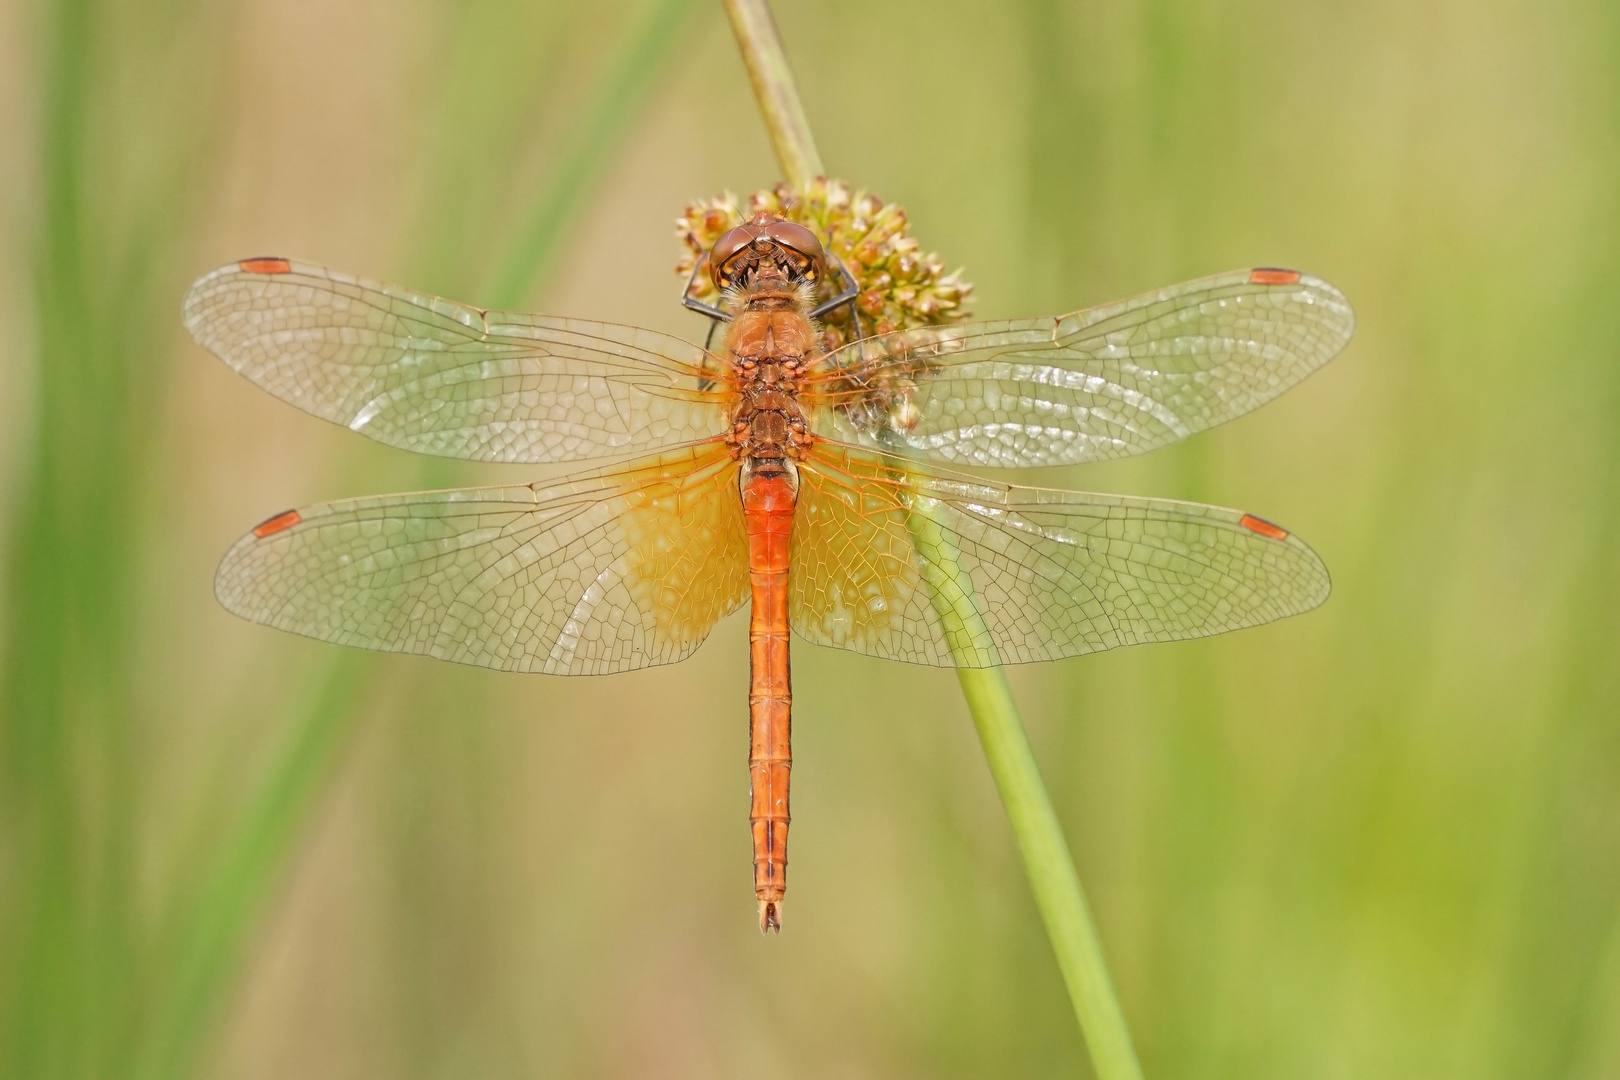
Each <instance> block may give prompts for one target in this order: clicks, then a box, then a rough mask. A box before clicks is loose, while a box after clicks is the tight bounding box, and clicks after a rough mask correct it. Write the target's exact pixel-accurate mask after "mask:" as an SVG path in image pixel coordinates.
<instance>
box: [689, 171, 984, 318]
mask: <svg viewBox="0 0 1620 1080" xmlns="http://www.w3.org/2000/svg"><path fill="white" fill-rule="evenodd" d="M759 213H767V214H779V215H781V216H782V217H784V218H786V219H787V220H789V221H795V222H798V223H799V224H800V225H804V226H806V227H807V228H809V229H810V230H811V231H813V232H814V233H815V234H816V236H817V237H818V238H820V240H821V243H822V245H823V246H824V247H825V248H826V250H827V252H828V253H829V254H831V255H836V256H837V257H838V258H839V259H840V260H841V261H842V262H843V264H844V266H845V267H846V268H847V269H848V270H849V272H850V274H851V276H853V277H854V278H855V283H856V287H857V288H858V289H859V294H858V295H857V296H856V299H855V304H856V306H857V307H858V308H859V309H860V320H861V329H862V331H863V332H864V333H866V334H868V335H871V334H885V333H889V332H890V331H893V330H910V329H913V328H916V327H920V326H941V325H945V324H947V323H953V322H959V321H961V320H962V319H964V318H966V317H967V315H968V311H967V308H966V307H965V304H966V301H967V298H968V294H969V293H971V292H972V291H973V286H972V285H971V284H969V283H968V282H966V281H963V280H962V271H961V270H954V271H952V272H951V273H949V274H947V273H945V264H944V263H943V262H941V261H940V259H939V256H938V255H935V254H933V253H932V252H930V253H928V254H927V255H924V254H922V252H921V248H920V247H919V246H918V244H917V241H916V240H915V239H913V238H912V237H910V236H907V235H906V212H905V211H904V210H903V209H901V208H900V207H899V206H898V205H896V204H895V203H890V202H884V201H883V200H882V199H880V198H878V197H877V196H876V195H870V194H868V193H867V192H865V191H857V190H855V189H853V188H851V187H850V186H849V185H848V184H847V183H845V182H844V181H842V180H829V179H827V178H826V177H825V176H818V177H816V178H815V179H814V180H811V181H810V182H809V183H807V184H805V185H803V186H802V187H795V186H794V185H792V184H789V183H787V182H786V181H783V182H779V183H778V184H777V185H776V186H775V187H773V188H771V189H770V190H768V191H756V192H754V193H753V194H752V195H749V196H748V198H747V200H746V201H744V200H740V199H738V197H737V196H736V195H733V194H732V193H731V192H729V191H728V192H725V193H724V194H722V195H721V196H719V197H718V198H714V199H699V200H697V201H696V202H692V203H688V204H687V207H686V212H685V213H684V214H683V215H682V216H681V217H679V218H677V219H676V235H677V236H679V237H680V238H681V240H682V241H683V242H684V243H685V245H686V250H685V252H684V253H683V254H682V256H681V261H680V262H679V263H678V264H677V265H676V267H675V269H676V272H677V273H679V274H680V275H681V281H682V283H683V287H684V283H685V282H686V280H687V279H688V278H689V277H690V276H691V274H692V270H693V268H694V267H696V266H697V265H698V264H699V263H700V262H702V261H703V259H704V257H705V256H706V255H707V254H708V251H709V249H710V248H712V247H713V246H714V242H715V241H716V240H718V239H720V237H721V236H723V235H724V234H725V233H726V232H727V231H728V230H730V229H732V228H735V227H736V226H738V225H740V224H742V223H743V222H744V221H746V220H747V219H748V218H750V217H752V216H753V215H755V214H759ZM842 288H843V282H842V281H841V280H840V275H838V274H836V273H830V274H828V276H827V278H826V280H825V281H824V282H823V291H824V295H823V296H822V299H824V300H825V299H830V298H831V297H832V296H833V295H836V294H837V292H838V291H840V290H841V289H842ZM828 290H830V291H828ZM692 295H693V297H694V298H695V299H698V300H702V301H704V302H706V303H714V302H715V301H716V299H717V294H716V293H715V289H714V285H713V284H712V283H711V282H710V281H709V277H708V275H707V274H706V273H704V274H699V275H698V276H697V280H696V281H695V282H694V283H693V286H692ZM822 326H823V331H824V336H825V338H826V340H825V342H824V344H825V345H826V347H827V348H828V349H834V348H837V347H838V346H839V345H842V344H844V343H845V342H847V341H850V340H852V338H853V336H854V335H853V330H854V323H853V321H852V317H851V314H850V310H849V307H848V306H847V305H846V306H844V307H841V308H839V309H838V310H837V311H834V312H830V313H828V315H827V316H826V318H825V319H823V320H822Z"/></svg>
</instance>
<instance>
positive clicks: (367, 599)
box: [214, 445, 748, 675]
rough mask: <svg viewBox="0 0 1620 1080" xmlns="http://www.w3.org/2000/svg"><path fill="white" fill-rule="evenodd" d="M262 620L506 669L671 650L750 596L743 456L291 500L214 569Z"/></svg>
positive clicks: (667, 656)
mask: <svg viewBox="0 0 1620 1080" xmlns="http://www.w3.org/2000/svg"><path fill="white" fill-rule="evenodd" d="M214 590H215V593H216V594H217V595H218V597H219V599H220V602H221V603H222V604H224V605H225V607H226V608H228V609H229V610H231V611H232V612H235V613H236V614H238V615H240V616H242V617H243V618H246V619H251V620H252V621H254V622H259V623H265V624H267V625H269V626H274V627H277V628H278V629H281V630H290V631H292V632H294V633H297V634H304V635H307V636H309V637H314V638H320V639H321V640H323V641H332V642H337V643H338V644H342V645H356V646H359V647H361V648H366V649H381V650H384V651H388V652H408V653H421V654H424V655H428V656H436V657H439V658H440V659H444V660H454V661H457V662H459V663H463V664H476V665H479V666H481V667H490V668H499V669H501V670H503V671H532V672H546V673H549V674H555V675H599V674H605V673H607V672H612V671H625V670H628V669H630V668H640V667H651V666H653V665H656V664H667V663H672V662H674V661H676V660H680V659H682V658H683V657H685V656H687V655H688V654H689V653H691V652H692V650H694V649H696V648H697V646H698V645H699V644H700V643H701V642H702V641H703V639H704V638H705V637H706V636H707V635H708V633H709V630H710V629H711V628H712V627H713V626H714V624H715V622H716V621H718V620H719V619H720V618H721V617H722V616H724V615H726V614H727V613H729V612H731V611H734V610H736V608H737V607H738V606H739V605H740V604H742V602H743V601H744V600H745V599H747V597H748V549H747V539H746V535H745V533H744V530H743V517H742V508H741V502H740V500H739V498H738V495H737V466H736V463H735V462H734V461H732V459H731V457H730V455H729V454H727V453H726V451H725V448H724V447H723V446H722V447H719V448H718V449H717V448H716V447H715V446H713V445H709V446H703V447H695V448H689V449H686V450H682V451H677V452H673V453H670V454H666V455H664V456H662V457H660V458H657V459H654V460H650V461H642V462H638V463H635V464H633V465H630V466H627V467H624V468H620V469H617V470H614V471H603V472H597V473H592V474H589V475H585V476H580V477H574V478H569V479H566V480H563V481H560V482H557V483H552V484H535V485H533V486H531V487H491V488H471V489H464V490H460V491H431V492H425V493H420V494H414V495H386V496H380V497H377V498H366V499H350V500H346V501H343V502H333V503H325V504H322V505H319V506H312V507H309V508H307V509H302V510H289V511H287V512H286V513H285V514H281V515H278V516H276V517H273V518H271V519H270V520H268V521H266V522H264V523H263V524H262V525H260V526H259V527H258V528H257V529H255V530H253V531H252V532H250V533H248V534H247V535H246V536H244V537H242V539H240V540H239V541H237V543H236V544H235V546H233V547H232V548H231V549H230V551H229V552H228V553H227V554H226V556H225V559H224V561H223V562H222V563H221V564H220V567H219V573H218V575H217V576H216V578H215V581H214Z"/></svg>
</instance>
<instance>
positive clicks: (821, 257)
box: [764, 218, 827, 277]
mask: <svg viewBox="0 0 1620 1080" xmlns="http://www.w3.org/2000/svg"><path fill="white" fill-rule="evenodd" d="M764 232H765V235H766V236H767V237H769V238H770V239H772V240H774V241H776V242H777V243H778V244H779V245H781V246H782V247H784V248H786V249H787V250H789V251H791V252H794V253H796V254H798V255H802V256H804V258H805V260H806V263H807V268H808V269H809V271H810V272H811V273H812V274H814V275H815V276H817V277H819V276H820V275H821V268H822V267H823V266H825V265H826V263H827V255H826V253H825V252H824V251H822V249H821V241H820V240H817V239H816V234H815V233H813V232H811V231H810V230H809V229H807V228H805V227H804V226H803V225H800V224H798V223H796V222H792V221H783V220H781V219H780V218H778V219H777V220H776V221H773V222H771V223H770V224H769V225H767V226H765V230H764Z"/></svg>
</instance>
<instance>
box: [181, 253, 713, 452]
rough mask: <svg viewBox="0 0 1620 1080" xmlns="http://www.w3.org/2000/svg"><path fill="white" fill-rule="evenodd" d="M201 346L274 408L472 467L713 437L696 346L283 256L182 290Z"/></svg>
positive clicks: (709, 398)
mask: <svg viewBox="0 0 1620 1080" xmlns="http://www.w3.org/2000/svg"><path fill="white" fill-rule="evenodd" d="M185 322H186V328H187V329H188V330H190V331H191V335H192V336H193V337H194V338H196V339H197V341H198V343H200V344H201V345H203V346H204V347H205V348H207V349H209V350H210V351H212V352H214V353H215V354H217V355H218V356H219V357H220V359H222V360H224V361H225V362H226V363H227V364H229V365H230V366H231V367H233V368H235V369H236V370H237V371H239V372H240V373H242V374H243V375H245V376H247V377H248V378H249V379H251V380H252V381H253V382H255V383H257V384H258V385H259V386H262V387H263V388H264V389H266V390H268V391H270V393H272V394H274V395H276V396H277V397H279V398H281V399H282V400H283V401H288V402H291V403H292V404H294V405H296V406H298V407H299V408H300V409H303V410H304V411H305V412H308V413H312V414H314V415H315V416H318V417H320V418H321V419H323V420H330V421H332V422H333V423H335V424H342V425H344V426H345V427H349V428H352V429H354V430H355V431H358V432H361V433H362V434H365V435H369V436H370V437H371V438H373V439H376V440H377V441H378V442H383V443H387V444H388V445H389V446H397V447H401V448H403V449H406V450H415V451H417V452H419V453H424V454H439V455H443V456H446V457H458V458H469V459H473V460H476V461H509V462H548V461H574V460H579V459H581V458H587V457H593V456H600V455H605V454H621V453H632V452H650V451H654V450H658V449H662V448H667V447H671V446H676V445H679V444H681V443H686V442H691V441H693V440H697V439H703V438H708V437H710V436H713V435H715V434H717V433H718V432H720V431H721V430H722V429H723V428H724V426H725V422H726V413H725V410H724V408H723V407H722V405H723V402H724V400H725V394H724V392H723V391H719V390H715V389H713V388H712V386H713V384H712V382H711V381H707V380H705V379H704V374H705V368H704V364H705V363H706V362H707V363H709V364H710V365H711V366H710V368H709V369H707V374H708V376H709V377H710V379H711V380H712V379H713V377H714V376H715V374H716V371H715V370H714V367H713V365H714V361H713V360H712V359H706V357H707V354H706V353H705V352H704V350H702V349H700V348H698V347H697V346H696V345H691V344H688V343H687V342H684V341H681V340H679V339H678V338H672V337H666V336H665V335H663V334H657V333H654V332H652V331H650V330H639V329H636V328H635V327H629V326H615V325H612V324H608V323H597V322H588V321H586V320H583V319H557V318H548V317H546V316H543V315H515V314H509V313H506V312H498V311H481V310H479V309H478V308H474V307H468V306H467V305H464V304H456V303H452V302H451V301H448V300H440V299H438V298H436V297H431V296H422V295H419V294H417V293H412V292H408V291H406V290H404V289H399V288H395V287H394V286H392V285H378V284H375V283H373V282H369V281H361V280H358V279H356V278H352V277H349V276H347V275H345V274H339V273H335V272H333V271H331V270H326V269H323V268H321V267H318V266H310V265H307V264H304V263H298V262H292V261H290V260H287V259H272V258H266V259H247V260H245V261H243V262H240V263H233V264H231V265H230V266H224V267H221V268H220V269H218V270H215V271H214V272H213V273H211V274H208V275H206V276H204V277H203V278H201V279H199V280H198V281H197V283H196V284H194V285H193V286H192V287H191V291H190V292H188V293H187V294H186V300H185Z"/></svg>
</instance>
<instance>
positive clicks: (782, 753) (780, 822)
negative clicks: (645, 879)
mask: <svg viewBox="0 0 1620 1080" xmlns="http://www.w3.org/2000/svg"><path fill="white" fill-rule="evenodd" d="M742 500H743V517H744V520H745V521H746V523H747V530H748V580H749V584H750V586H751V587H752V591H753V614H752V616H751V618H750V620H749V624H748V645H749V654H750V661H751V671H752V676H751V679H750V685H749V690H748V718H749V724H748V729H749V738H748V774H749V781H750V786H749V803H750V807H749V823H750V824H751V825H752V827H753V833H754V895H755V896H756V897H757V898H758V900H759V928H760V930H761V931H767V930H780V929H781V922H782V910H781V909H782V896H783V894H784V893H786V892H787V832H788V773H789V771H790V770H791V769H792V767H793V750H792V748H791V746H790V744H789V721H790V714H791V712H792V708H793V691H792V688H791V686H790V684H789V678H788V619H787V576H788V543H789V541H790V539H791V538H792V534H793V503H794V492H793V484H792V481H791V480H790V479H789V478H788V477H787V476H785V475H782V474H774V475H769V474H767V475H756V476H753V477H750V478H749V480H748V481H747V484H746V486H744V488H743V492H742Z"/></svg>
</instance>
